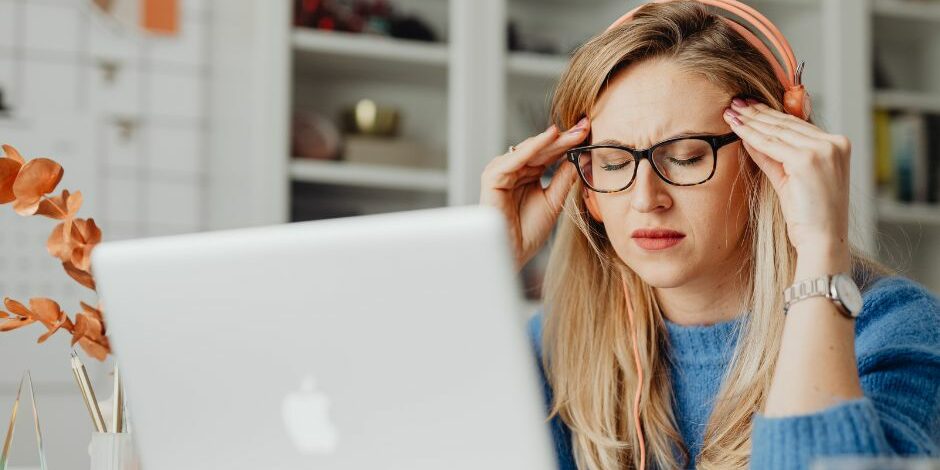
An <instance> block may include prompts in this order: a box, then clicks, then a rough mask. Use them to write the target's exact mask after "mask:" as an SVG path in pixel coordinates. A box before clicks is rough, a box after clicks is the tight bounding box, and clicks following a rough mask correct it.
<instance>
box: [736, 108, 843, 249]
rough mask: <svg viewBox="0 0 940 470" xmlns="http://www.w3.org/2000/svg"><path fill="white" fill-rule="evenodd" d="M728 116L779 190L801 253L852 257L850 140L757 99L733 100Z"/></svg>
mask: <svg viewBox="0 0 940 470" xmlns="http://www.w3.org/2000/svg"><path fill="white" fill-rule="evenodd" d="M724 118H725V121H727V122H728V123H729V124H730V125H731V129H732V131H734V133H736V134H737V135H738V136H740V137H741V140H742V142H743V144H744V147H745V149H746V150H747V153H748V154H749V155H750V156H751V158H752V159H753V160H754V163H756V164H757V166H758V167H759V168H760V169H761V171H763V172H764V173H765V174H766V175H767V177H768V178H769V179H770V182H771V184H772V185H773V187H774V189H775V190H776V192H777V195H778V197H779V198H780V206H781V209H782V210H783V215H784V218H785V219H786V222H787V234H788V235H789V237H790V243H791V244H793V247H794V248H795V249H796V251H797V253H798V254H800V255H806V256H832V255H837V256H840V255H844V256H848V240H847V238H848V218H849V156H850V154H851V150H852V147H851V143H850V142H849V139H848V138H847V137H845V136H842V135H834V134H827V133H825V132H823V131H822V130H821V129H819V128H818V127H816V126H814V125H813V124H810V123H809V122H806V121H803V120H801V119H799V118H797V117H795V116H792V115H790V114H786V113H783V112H780V111H777V110H775V109H773V108H771V107H769V106H767V105H765V104H763V103H758V102H756V101H754V100H748V101H747V102H745V101H744V100H742V99H740V98H735V99H734V100H733V101H732V104H731V107H729V108H727V109H726V110H725V112H724Z"/></svg>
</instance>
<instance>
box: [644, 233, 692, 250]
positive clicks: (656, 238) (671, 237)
mask: <svg viewBox="0 0 940 470" xmlns="http://www.w3.org/2000/svg"><path fill="white" fill-rule="evenodd" d="M631 237H632V238H633V242H634V243H636V244H637V245H638V246H639V247H640V248H643V249H645V250H664V249H666V248H669V247H673V246H676V245H678V244H679V242H681V241H682V239H683V238H685V234H684V233H682V232H677V231H675V230H670V229H663V228H655V229H639V230H634V231H633V233H632V234H631Z"/></svg>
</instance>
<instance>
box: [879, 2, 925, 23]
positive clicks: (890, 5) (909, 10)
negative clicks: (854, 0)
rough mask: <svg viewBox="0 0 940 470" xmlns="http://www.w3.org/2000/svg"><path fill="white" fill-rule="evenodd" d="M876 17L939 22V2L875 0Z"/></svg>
mask: <svg viewBox="0 0 940 470" xmlns="http://www.w3.org/2000/svg"><path fill="white" fill-rule="evenodd" d="M872 10H873V11H874V14H875V16H876V17H882V18H896V19H909V20H917V21H938V22H940V3H937V2H927V1H924V0H921V1H911V0H875V1H874V2H873V3H872Z"/></svg>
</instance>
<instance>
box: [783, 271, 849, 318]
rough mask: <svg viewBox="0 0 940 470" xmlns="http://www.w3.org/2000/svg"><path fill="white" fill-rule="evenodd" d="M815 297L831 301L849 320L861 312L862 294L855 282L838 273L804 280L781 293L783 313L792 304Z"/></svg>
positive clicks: (844, 274)
mask: <svg viewBox="0 0 940 470" xmlns="http://www.w3.org/2000/svg"><path fill="white" fill-rule="evenodd" d="M816 296H822V297H825V298H827V299H829V300H832V301H833V303H835V304H836V306H837V307H838V308H839V311H840V312H842V314H843V315H845V316H846V317H849V318H855V317H857V316H858V313H859V311H861V310H862V294H861V292H859V290H858V286H856V285H855V281H853V280H852V277H851V276H849V275H848V274H846V273H838V274H835V275H832V276H830V275H826V276H822V277H818V278H815V279H805V280H803V281H800V282H796V283H794V284H793V285H792V286H790V287H787V289H786V290H785V291H783V313H784V314H786V313H787V310H789V309H790V306H791V305H793V304H794V303H796V302H799V301H800V300H803V299H807V298H810V297H816Z"/></svg>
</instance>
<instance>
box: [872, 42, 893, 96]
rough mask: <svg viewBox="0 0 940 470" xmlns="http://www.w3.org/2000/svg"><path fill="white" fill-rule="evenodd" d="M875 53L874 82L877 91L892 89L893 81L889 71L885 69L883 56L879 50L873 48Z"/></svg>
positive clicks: (873, 57)
mask: <svg viewBox="0 0 940 470" xmlns="http://www.w3.org/2000/svg"><path fill="white" fill-rule="evenodd" d="M873 49H874V53H873V54H872V68H873V70H872V72H873V76H872V82H873V85H874V86H875V89H876V90H882V89H887V88H891V87H892V86H893V83H892V80H891V78H890V77H889V74H888V71H887V70H886V69H885V65H884V62H883V61H882V60H881V54H879V53H878V49H877V48H873Z"/></svg>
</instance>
